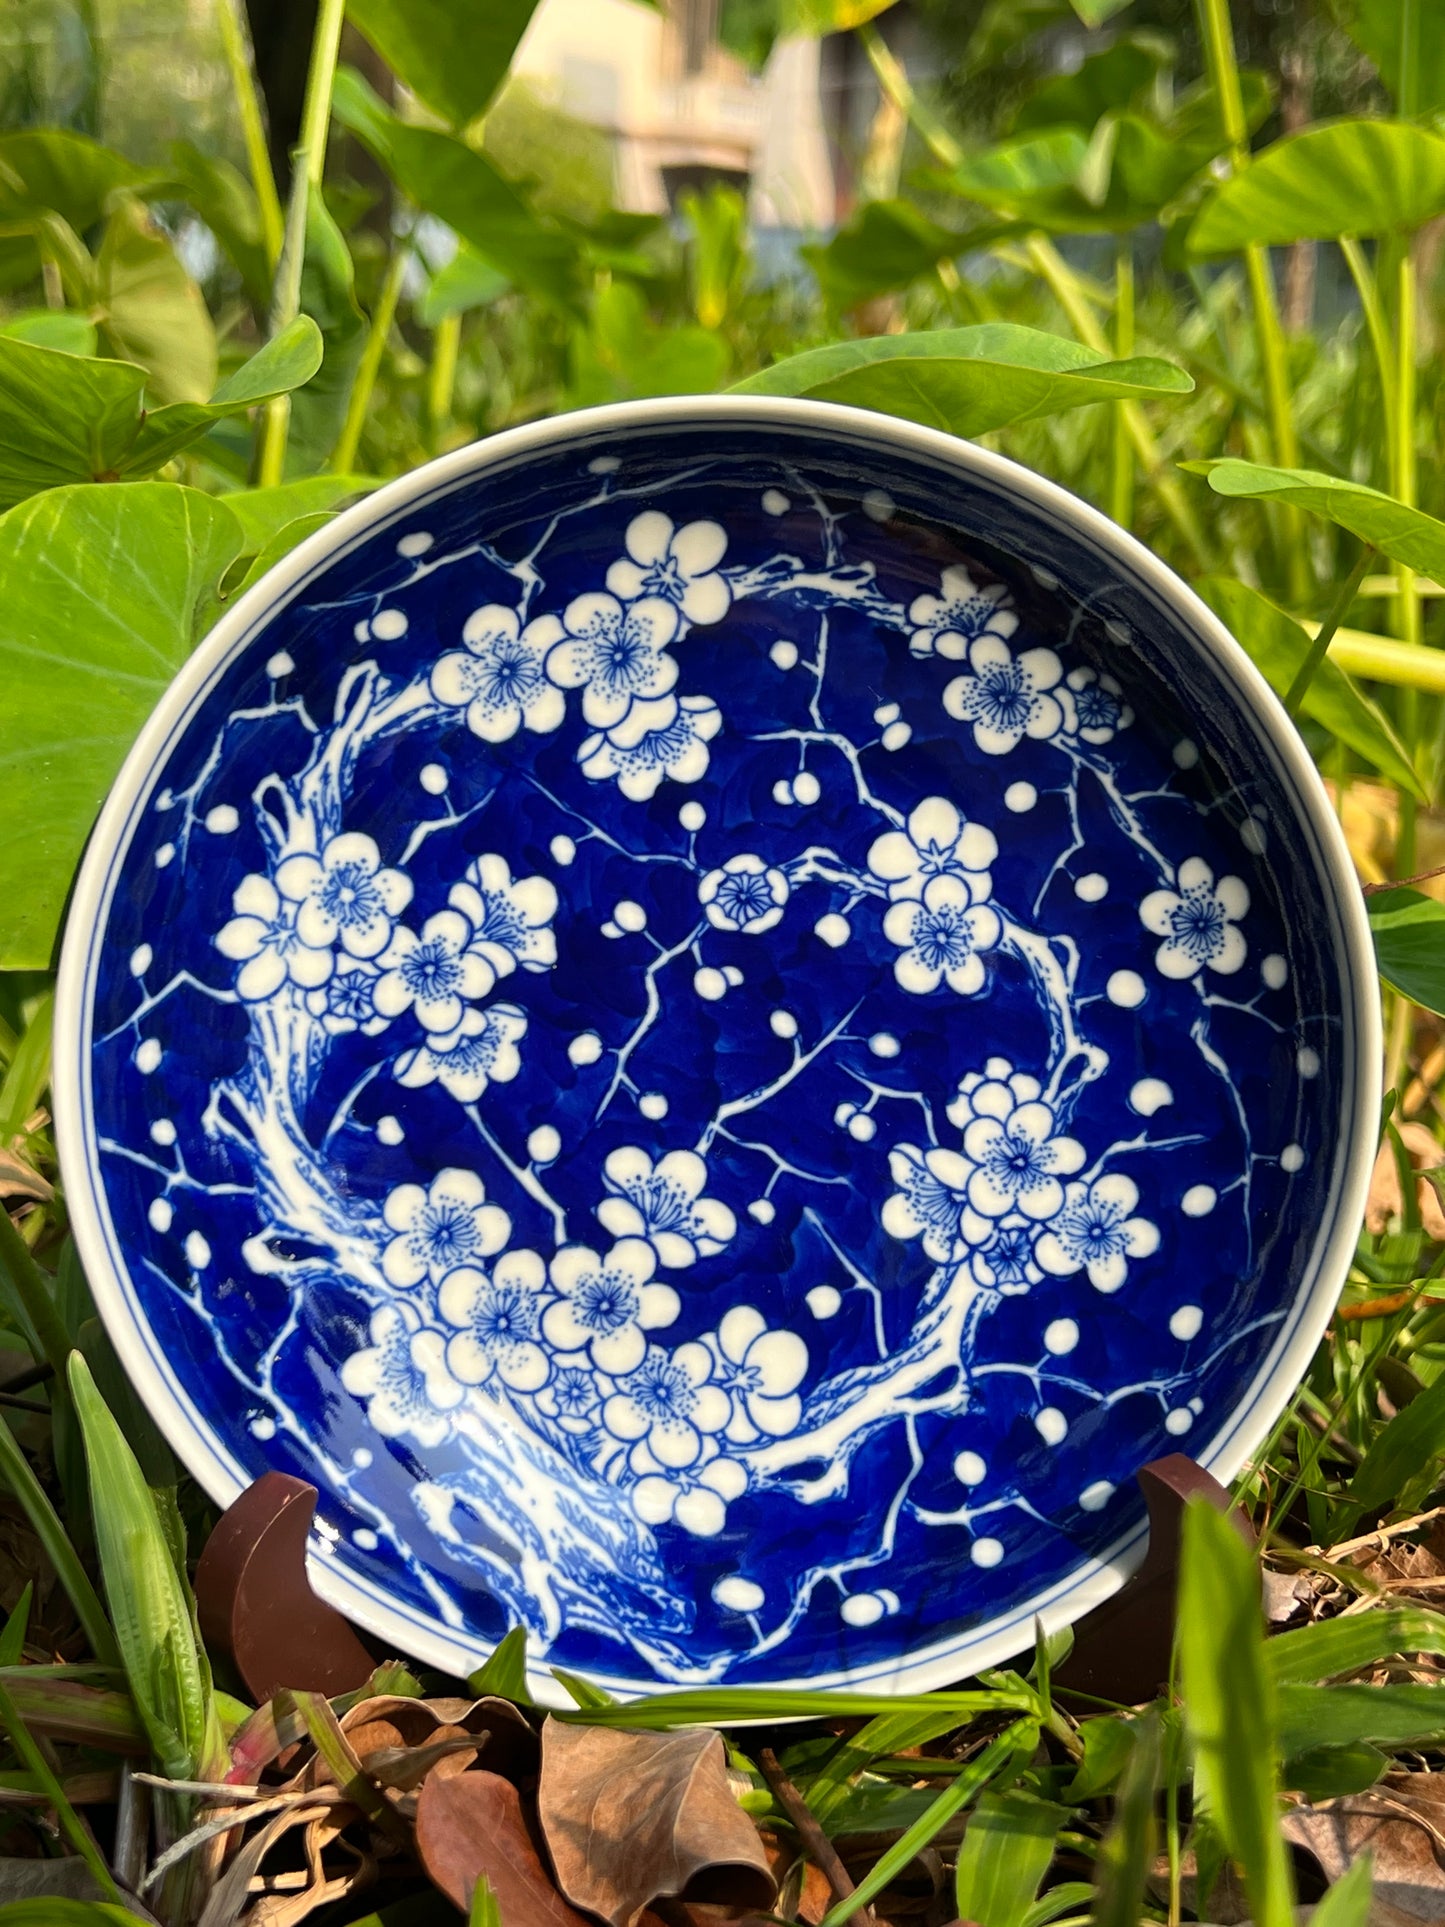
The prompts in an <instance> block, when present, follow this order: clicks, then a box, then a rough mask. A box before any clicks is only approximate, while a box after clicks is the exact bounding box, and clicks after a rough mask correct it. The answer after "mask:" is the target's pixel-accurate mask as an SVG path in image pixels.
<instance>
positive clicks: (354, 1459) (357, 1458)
mask: <svg viewBox="0 0 1445 1927" xmlns="http://www.w3.org/2000/svg"><path fill="white" fill-rule="evenodd" d="M351 1463H352V1464H353V1465H354V1466H355V1467H356V1469H357V1471H358V1472H364V1471H365V1470H366V1468H367V1466H369V1465H370V1464H371V1447H370V1446H369V1445H358V1446H357V1448H356V1450H355V1451H354V1452H353V1453H352V1455H351Z"/></svg>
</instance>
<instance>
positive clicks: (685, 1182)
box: [597, 1144, 738, 1271]
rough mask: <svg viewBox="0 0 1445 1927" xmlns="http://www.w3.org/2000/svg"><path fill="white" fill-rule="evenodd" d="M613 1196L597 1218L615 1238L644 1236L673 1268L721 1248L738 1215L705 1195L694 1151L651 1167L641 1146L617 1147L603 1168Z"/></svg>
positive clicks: (673, 1154) (670, 1155)
mask: <svg viewBox="0 0 1445 1927" xmlns="http://www.w3.org/2000/svg"><path fill="white" fill-rule="evenodd" d="M602 1170H603V1175H604V1177H605V1178H606V1180H607V1185H608V1189H609V1190H610V1191H611V1192H612V1193H613V1196H611V1197H608V1198H604V1199H603V1200H602V1202H601V1203H600V1204H599V1205H598V1207H597V1216H598V1217H599V1219H600V1220H601V1221H602V1223H603V1225H604V1226H605V1227H606V1228H607V1230H608V1231H610V1232H611V1233H612V1235H613V1237H614V1238H646V1239H647V1240H648V1242H649V1243H650V1244H651V1245H652V1247H653V1249H654V1250H655V1251H656V1253H657V1255H658V1257H659V1258H660V1259H661V1260H662V1262H663V1264H665V1265H668V1266H670V1267H671V1269H672V1270H674V1271H681V1270H682V1269H683V1268H684V1267H685V1266H687V1265H691V1264H695V1263H696V1261H697V1260H698V1259H699V1258H705V1257H708V1256H709V1255H710V1254H711V1253H713V1252H715V1251H721V1250H722V1248H723V1246H724V1245H725V1244H726V1243H727V1242H728V1240H729V1239H730V1238H731V1237H732V1235H733V1233H734V1232H735V1231H736V1230H737V1228H738V1225H737V1219H736V1218H735V1217H734V1216H733V1214H732V1212H731V1211H729V1209H728V1207H727V1206H726V1205H725V1204H723V1203H722V1202H721V1201H720V1200H719V1199H717V1198H705V1197H704V1196H703V1195H702V1193H703V1186H704V1185H705V1184H706V1183H707V1166H706V1164H704V1162H703V1160H702V1159H701V1158H700V1157H699V1156H698V1154H697V1152H696V1151H669V1152H668V1153H667V1155H666V1156H665V1157H663V1158H660V1159H659V1160H658V1162H657V1165H656V1166H655V1167H654V1165H653V1162H652V1159H651V1158H650V1157H649V1156H648V1155H647V1153H646V1151H644V1150H643V1149H642V1148H641V1147H640V1146H639V1145H636V1144H623V1145H619V1146H618V1148H617V1149H616V1150H615V1151H609V1152H608V1154H607V1161H606V1163H605V1164H604V1165H603V1167H602Z"/></svg>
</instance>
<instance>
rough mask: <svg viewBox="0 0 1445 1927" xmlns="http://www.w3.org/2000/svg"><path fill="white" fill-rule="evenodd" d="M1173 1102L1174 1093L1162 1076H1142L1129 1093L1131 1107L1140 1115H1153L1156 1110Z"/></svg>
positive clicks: (1160, 1109)
mask: <svg viewBox="0 0 1445 1927" xmlns="http://www.w3.org/2000/svg"><path fill="white" fill-rule="evenodd" d="M1173 1102H1174V1093H1173V1091H1171V1090H1170V1088H1169V1086H1168V1085H1167V1084H1166V1083H1165V1082H1164V1080H1163V1078H1162V1077H1141V1078H1140V1079H1139V1082H1138V1083H1137V1084H1136V1085H1135V1086H1134V1088H1133V1090H1131V1091H1130V1093H1129V1108H1130V1110H1133V1111H1137V1112H1138V1113H1139V1115H1140V1117H1153V1115H1154V1113H1155V1112H1156V1111H1162V1110H1163V1109H1164V1106H1165V1105H1166V1104H1172V1103H1173Z"/></svg>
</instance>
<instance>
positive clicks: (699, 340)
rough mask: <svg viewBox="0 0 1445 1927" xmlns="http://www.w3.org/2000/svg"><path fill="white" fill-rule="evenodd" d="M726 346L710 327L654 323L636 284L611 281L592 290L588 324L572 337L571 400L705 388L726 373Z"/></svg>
mask: <svg viewBox="0 0 1445 1927" xmlns="http://www.w3.org/2000/svg"><path fill="white" fill-rule="evenodd" d="M727 366H728V347H727V343H726V341H724V339H723V337H722V336H721V335H720V334H719V333H717V332H716V330H714V329H710V328H702V327H693V326H689V325H686V324H683V325H680V326H673V327H670V328H664V327H660V326H659V325H658V324H657V323H655V322H654V321H652V320H651V319H650V318H649V316H648V313H647V303H646V302H645V300H644V299H643V296H642V294H641V292H640V290H639V289H637V288H635V287H634V286H633V285H632V284H631V283H630V282H628V281H621V280H614V281H612V282H610V283H609V284H608V285H606V286H605V287H601V288H599V289H598V290H597V293H596V295H595V296H594V298H593V302H592V326H591V328H590V330H588V331H587V332H586V333H582V332H580V331H579V332H578V333H577V334H575V335H574V336H573V340H572V386H573V395H572V400H573V402H574V404H575V405H578V406H582V407H586V406H588V405H590V404H593V403H596V402H602V401H614V400H617V399H619V398H625V399H633V398H639V399H645V398H646V397H649V396H652V395H688V394H699V393H702V394H707V393H711V392H712V390H714V389H715V388H716V387H717V386H718V384H719V383H720V382H721V381H722V380H723V378H724V376H725V375H726V373H727Z"/></svg>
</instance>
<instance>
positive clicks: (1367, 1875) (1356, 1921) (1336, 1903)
mask: <svg viewBox="0 0 1445 1927" xmlns="http://www.w3.org/2000/svg"><path fill="white" fill-rule="evenodd" d="M1373 1886H1374V1872H1373V1863H1372V1861H1371V1858H1370V1855H1369V1854H1368V1853H1363V1854H1361V1855H1360V1857H1359V1859H1358V1860H1356V1861H1355V1863H1354V1864H1353V1866H1351V1867H1350V1868H1349V1870H1348V1872H1346V1873H1344V1874H1342V1875H1341V1876H1340V1878H1339V1879H1338V1880H1337V1881H1336V1882H1335V1884H1334V1886H1333V1887H1331V1888H1330V1890H1329V1892H1328V1893H1327V1894H1326V1895H1325V1896H1324V1898H1323V1900H1321V1901H1320V1902H1319V1904H1318V1905H1317V1906H1316V1908H1315V1910H1314V1913H1313V1914H1312V1915H1311V1916H1310V1927H1368V1922H1369V1920H1370V1918H1371V1910H1370V1900H1371V1895H1372V1890H1373Z"/></svg>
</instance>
